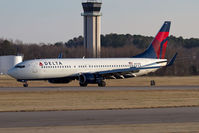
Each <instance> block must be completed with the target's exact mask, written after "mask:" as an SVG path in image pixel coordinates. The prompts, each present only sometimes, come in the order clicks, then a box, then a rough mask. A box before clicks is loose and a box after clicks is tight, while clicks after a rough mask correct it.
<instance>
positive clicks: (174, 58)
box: [166, 53, 178, 67]
mask: <svg viewBox="0 0 199 133" xmlns="http://www.w3.org/2000/svg"><path fill="white" fill-rule="evenodd" d="M177 55H178V53H176V54H175V55H174V56H173V58H172V59H171V60H170V62H169V63H168V64H167V65H166V66H167V67H168V66H172V65H173V63H174V62H175V60H176V57H177Z"/></svg>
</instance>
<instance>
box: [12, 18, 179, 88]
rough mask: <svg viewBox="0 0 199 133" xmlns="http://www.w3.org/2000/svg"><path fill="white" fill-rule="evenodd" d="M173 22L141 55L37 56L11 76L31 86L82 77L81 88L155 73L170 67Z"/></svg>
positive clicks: (166, 25) (26, 85)
mask: <svg viewBox="0 0 199 133" xmlns="http://www.w3.org/2000/svg"><path fill="white" fill-rule="evenodd" d="M170 25H171V22H170V21H165V22H164V24H163V26H162V27H161V29H160V31H159V32H158V34H157V35H156V37H155V38H154V40H153V41H152V43H151V44H150V45H149V47H148V48H147V49H146V50H145V51H144V52H143V53H141V54H138V55H136V56H133V57H130V58H78V59H72V58H70V59H67V58H57V59H35V60H27V61H24V62H22V63H19V64H17V65H16V66H14V67H13V68H11V69H10V70H9V71H8V75H10V76H11V77H13V78H15V79H16V80H17V81H19V82H22V83H23V86H24V87H28V81H34V80H48V82H49V83H54V84H59V83H69V82H71V81H72V80H79V85H80V86H81V87H86V86H87V85H88V84H98V86H99V87H105V86H106V82H105V80H106V79H125V78H133V77H137V76H141V75H145V74H148V73H151V72H155V71H157V70H158V69H160V68H162V67H167V66H171V65H172V64H173V63H174V61H175V59H176V56H177V53H176V54H175V55H174V57H173V58H172V59H171V61H170V62H168V61H167V59H166V58H165V53H166V48H167V43H168V36H169V31H170Z"/></svg>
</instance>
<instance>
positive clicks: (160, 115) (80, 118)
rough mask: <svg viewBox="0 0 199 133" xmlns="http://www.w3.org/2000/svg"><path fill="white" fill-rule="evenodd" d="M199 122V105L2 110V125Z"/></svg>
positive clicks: (0, 115)
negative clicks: (38, 110) (26, 110)
mask: <svg viewBox="0 0 199 133" xmlns="http://www.w3.org/2000/svg"><path fill="white" fill-rule="evenodd" d="M185 122H199V107H190V108H155V109H132V110H88V111H57V112H18V113H17V112H5V113H0V128H15V127H49V126H86V125H119V124H148V123H185Z"/></svg>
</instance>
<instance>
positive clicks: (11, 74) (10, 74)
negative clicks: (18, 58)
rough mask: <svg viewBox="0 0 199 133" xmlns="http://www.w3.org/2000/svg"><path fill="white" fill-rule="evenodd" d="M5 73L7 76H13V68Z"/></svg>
mask: <svg viewBox="0 0 199 133" xmlns="http://www.w3.org/2000/svg"><path fill="white" fill-rule="evenodd" d="M7 74H8V75H9V76H11V77H13V76H14V70H13V68H11V69H9V70H8V72H7Z"/></svg>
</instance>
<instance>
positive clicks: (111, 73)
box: [95, 61, 166, 79]
mask: <svg viewBox="0 0 199 133" xmlns="http://www.w3.org/2000/svg"><path fill="white" fill-rule="evenodd" d="M165 62H166V61H164V62H156V63H151V64H147V65H144V66H142V67H130V68H126V69H114V70H107V71H99V72H95V74H98V75H100V76H102V77H104V78H106V79H124V78H131V77H135V76H136V73H139V72H140V71H141V70H147V69H159V68H161V67H163V66H161V65H157V64H161V63H165ZM155 64H156V66H154V65H155Z"/></svg>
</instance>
